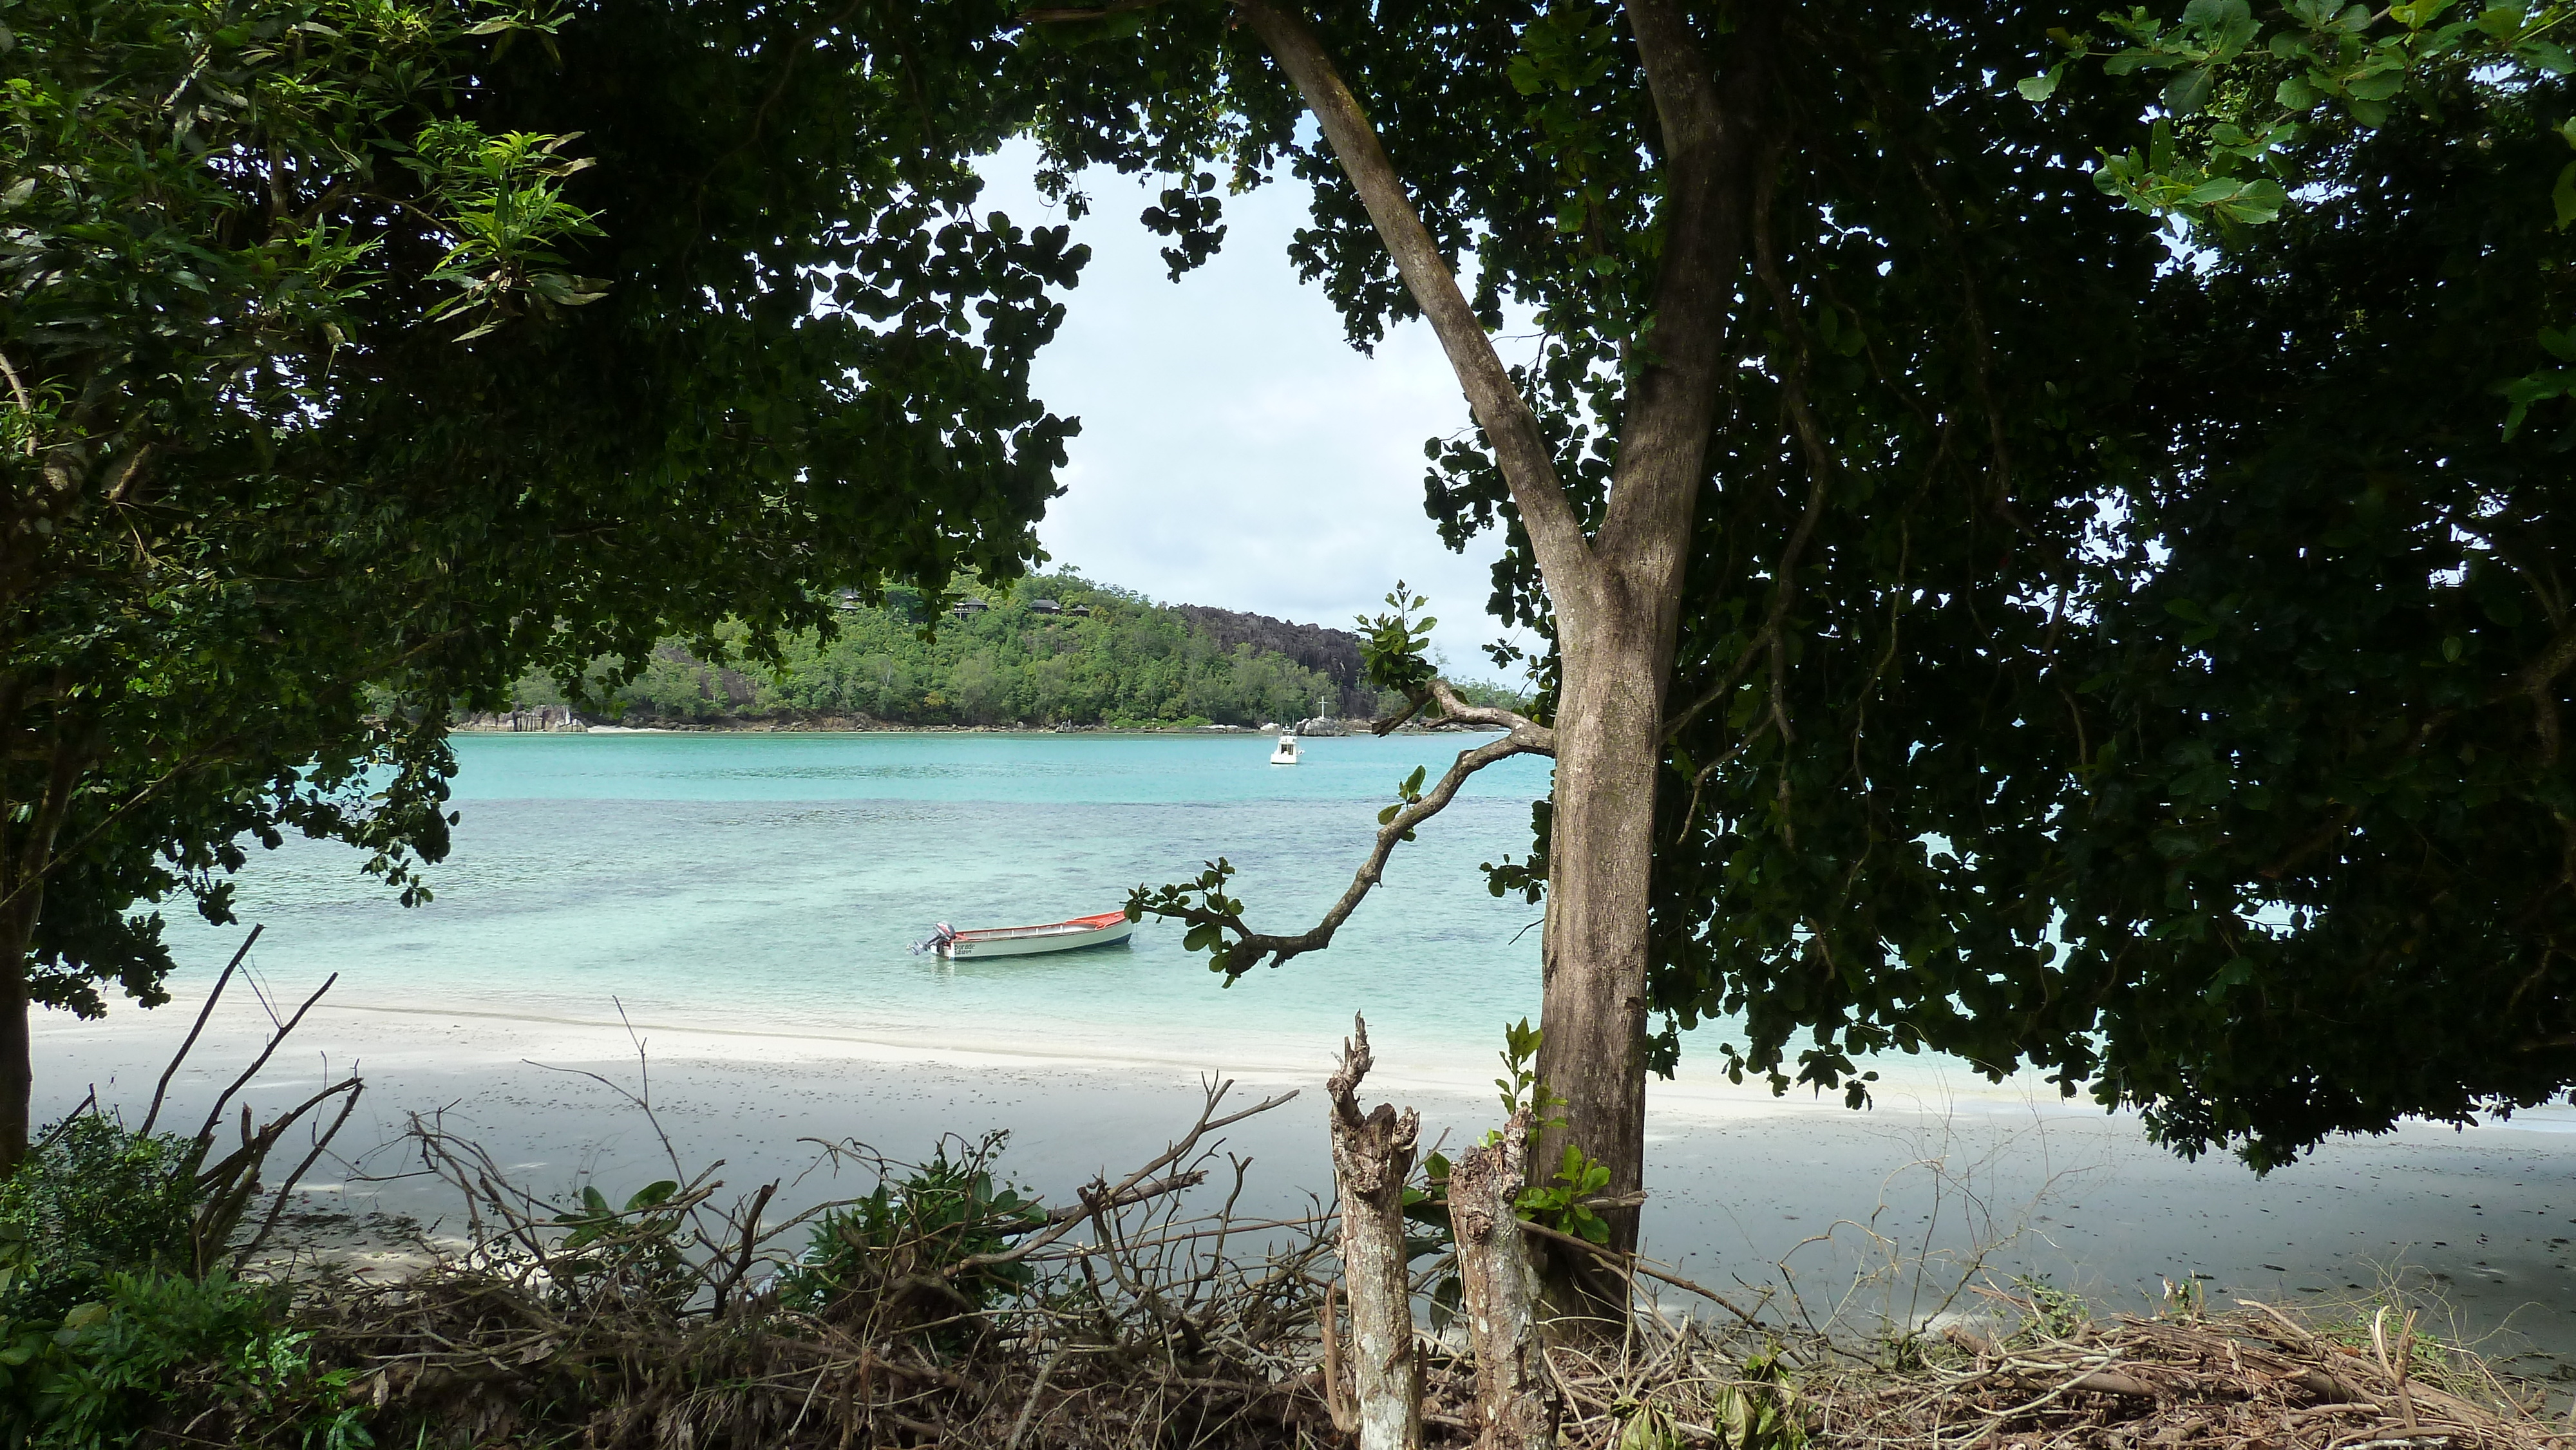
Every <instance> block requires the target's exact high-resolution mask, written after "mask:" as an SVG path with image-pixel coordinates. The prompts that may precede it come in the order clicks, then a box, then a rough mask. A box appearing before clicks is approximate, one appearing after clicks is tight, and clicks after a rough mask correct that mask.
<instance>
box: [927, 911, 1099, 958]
mask: <svg viewBox="0 0 2576 1450" xmlns="http://www.w3.org/2000/svg"><path fill="white" fill-rule="evenodd" d="M1135 933H1136V923H1134V922H1132V921H1129V920H1128V919H1127V913H1125V912H1123V911H1104V912H1102V913H1100V914H1099V915H1098V916H1077V917H1075V918H1073V919H1072V920H1071V921H1056V922H1049V923H1047V924H1046V925H1045V926H988V927H981V928H977V929H975V930H972V931H959V930H957V929H956V928H955V927H953V926H950V925H949V924H948V923H946V922H944V921H943V922H941V923H940V924H939V929H938V930H937V931H934V932H932V933H931V934H930V937H929V939H928V940H926V941H924V942H922V943H921V944H920V945H918V946H916V947H914V948H913V950H914V951H915V952H925V951H935V952H937V953H939V954H940V955H941V956H943V957H946V958H948V959H949V960H950V961H957V960H959V959H961V958H965V957H976V958H982V957H1030V956H1036V955H1038V954H1039V953H1041V952H1071V951H1080V950H1082V949H1083V948H1084V947H1105V946H1115V945H1116V944H1118V943H1119V942H1123V941H1125V940H1126V939H1127V938H1129V937H1131V936H1133V935H1135Z"/></svg>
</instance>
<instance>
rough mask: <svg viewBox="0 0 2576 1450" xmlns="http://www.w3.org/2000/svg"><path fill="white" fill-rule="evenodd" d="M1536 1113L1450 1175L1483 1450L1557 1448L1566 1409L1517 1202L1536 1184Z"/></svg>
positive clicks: (1518, 1117)
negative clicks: (1541, 1323) (1543, 1331)
mask: <svg viewBox="0 0 2576 1450" xmlns="http://www.w3.org/2000/svg"><path fill="white" fill-rule="evenodd" d="M1529 1135H1530V1114H1529V1111H1528V1110H1527V1109H1523V1110H1522V1111H1520V1112H1517V1113H1514V1114H1512V1117H1511V1121H1510V1122H1508V1123H1505V1124H1504V1125H1503V1133H1502V1136H1501V1137H1500V1138H1499V1139H1497V1140H1496V1141H1495V1142H1493V1143H1492V1144H1491V1145H1489V1146H1487V1147H1482V1148H1477V1149H1473V1150H1471V1151H1470V1152H1468V1153H1467V1154H1466V1155H1464V1156H1463V1157H1461V1158H1460V1159H1459V1160H1458V1162H1457V1163H1456V1164H1455V1165H1454V1166H1452V1167H1451V1168H1450V1170H1449V1226H1450V1228H1451V1229H1452V1230H1453V1231H1454V1232H1455V1233H1456V1235H1457V1239H1458V1284H1459V1288H1460V1290H1461V1291H1462V1292H1461V1294H1460V1296H1459V1297H1460V1298H1461V1300H1462V1301H1463V1309H1464V1314H1465V1318H1466V1321H1467V1338H1468V1342H1469V1345H1470V1346H1471V1347H1472V1348H1473V1349H1474V1351H1475V1356H1476V1405H1477V1408H1478V1409H1479V1410H1481V1411H1482V1412H1483V1414H1484V1419H1485V1433H1484V1435H1483V1437H1482V1438H1480V1439H1479V1440H1478V1441H1477V1442H1476V1443H1477V1450H1555V1447H1556V1418H1557V1406H1556V1403H1555V1400H1554V1397H1552V1396H1551V1395H1550V1394H1549V1393H1548V1382H1547V1366H1546V1365H1545V1364H1543V1363H1541V1362H1540V1359H1539V1356H1540V1355H1542V1354H1544V1353H1545V1352H1546V1351H1545V1349H1544V1348H1543V1347H1542V1346H1541V1345H1540V1343H1539V1337H1538V1315H1537V1297H1538V1296H1537V1287H1538V1286H1537V1282H1536V1280H1537V1276H1536V1273H1535V1271H1534V1269H1533V1268H1532V1266H1531V1263H1530V1255H1529V1249H1528V1246H1527V1244H1526V1243H1525V1242H1524V1241H1523V1239H1522V1236H1521V1222H1520V1217H1519V1215H1518V1214H1516V1213H1514V1212H1513V1200H1514V1199H1516V1198H1517V1197H1519V1195H1520V1190H1521V1186H1522V1185H1523V1184H1524V1183H1526V1182H1528V1181H1529Z"/></svg>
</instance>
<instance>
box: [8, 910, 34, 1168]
mask: <svg viewBox="0 0 2576 1450" xmlns="http://www.w3.org/2000/svg"><path fill="white" fill-rule="evenodd" d="M33 915H34V913H32V912H26V913H22V912H19V911H18V910H16V909H15V908H14V907H12V908H10V909H7V910H4V911H0V922H5V923H6V924H5V925H0V1179H6V1178H7V1177H9V1175H11V1174H13V1173H15V1172H17V1171H18V1164H19V1163H20V1162H22V1161H24V1160H25V1158H26V1156H27V1141H28V1136H27V1135H28V1125H27V1111H28V1106H29V1104H30V1103H31V1102H32V1101H33V1099H34V1097H35V1091H36V1070H35V1052H34V1041H33V1038H32V1036H31V1033H30V1024H29V1023H28V1021H27V1012H28V1006H27V939H28V936H29V933H27V932H25V931H22V930H19V929H18V926H17V923H18V922H19V921H21V920H22V919H26V918H30V917H32V916H33Z"/></svg>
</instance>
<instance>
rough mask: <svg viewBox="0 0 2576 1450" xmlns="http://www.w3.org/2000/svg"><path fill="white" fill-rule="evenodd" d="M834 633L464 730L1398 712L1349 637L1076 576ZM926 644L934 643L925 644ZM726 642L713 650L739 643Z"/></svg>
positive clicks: (1205, 725)
mask: <svg viewBox="0 0 2576 1450" xmlns="http://www.w3.org/2000/svg"><path fill="white" fill-rule="evenodd" d="M838 606H839V607H838V611H837V613H838V618H837V626H838V627H837V629H836V630H835V631H834V637H833V638H831V639H828V640H826V639H824V638H822V637H820V636H819V635H818V634H815V633H806V634H802V635H798V636H795V637H792V638H790V639H789V640H787V641H786V648H785V654H786V660H785V664H784V667H783V668H779V669H776V670H770V669H767V668H765V667H763V666H761V665H758V664H754V663H750V662H748V661H745V660H744V659H742V658H741V656H740V655H739V654H738V653H735V652H734V651H732V650H729V651H728V654H730V655H731V658H728V659H723V660H720V661H710V660H706V659H701V658H700V657H699V655H698V653H696V652H693V651H692V650H691V649H690V648H688V647H687V646H686V645H685V644H683V643H682V642H681V641H678V640H667V639H666V640H663V641H661V642H660V643H658V644H656V645H655V646H654V648H653V651H652V655H651V657H650V658H649V659H647V660H646V661H645V664H644V668H643V670H642V671H641V672H640V673H639V674H637V676H636V677H635V678H634V679H633V680H631V681H629V682H627V683H626V684H623V685H619V686H614V687H610V686H608V685H607V675H608V672H607V671H605V670H604V669H603V670H600V671H596V672H594V675H593V684H592V687H591V688H590V689H589V690H587V691H585V692H584V693H585V694H586V695H587V696H588V698H586V699H575V698H574V697H573V696H572V695H571V694H569V693H568V692H567V691H566V690H565V689H564V687H563V683H562V682H561V681H558V680H556V679H554V678H552V677H550V676H548V675H545V674H542V673H539V674H531V675H529V676H528V677H526V678H525V679H522V680H521V681H520V682H519V683H518V685H517V687H516V689H515V691H514V699H513V700H512V702H511V708H509V709H508V710H503V711H496V712H489V713H482V714H474V715H468V716H465V717H462V718H460V719H459V720H457V721H456V723H455V727H454V728H456V729H458V730H463V731H500V732H517V733H528V732H557V731H577V730H583V729H588V728H592V727H596V726H613V727H623V728H628V729H661V730H693V731H694V730H755V731H791V730H794V731H806V730H818V731H843V730H846V731H867V730H960V731H1022V730H1029V731H1035V730H1064V731H1084V730H1200V729H1208V730H1213V729H1219V728H1233V729H1242V730H1259V729H1276V728H1280V727H1283V726H1285V727H1287V728H1290V729H1297V730H1301V731H1302V732H1303V733H1307V734H1331V733H1338V732H1339V730H1341V729H1344V728H1353V727H1348V726H1344V725H1343V724H1342V722H1344V721H1365V720H1368V719H1370V718H1372V717H1375V716H1378V715H1380V714H1383V713H1385V711H1386V708H1388V707H1392V706H1400V704H1401V701H1400V700H1382V699H1381V695H1380V692H1379V691H1377V690H1375V689H1373V688H1371V687H1370V686H1369V685H1368V683H1367V682H1366V680H1365V679H1363V678H1362V673H1361V666H1360V650H1359V638H1358V636H1356V635H1354V634H1352V633H1350V632H1349V631H1347V630H1340V629H1330V628H1326V627H1324V626H1321V625H1313V624H1296V623H1292V622H1290V621H1287V620H1281V619H1273V618H1270V617H1269V616H1267V615H1259V614H1245V613H1239V612H1236V611H1233V610H1227V609H1215V608H1210V607H1207V606H1203V605H1192V604H1179V605H1167V604H1161V603H1157V602H1155V601H1153V600H1151V599H1148V598H1146V597H1145V596H1144V595H1142V594H1139V593H1137V592H1135V591H1133V590H1128V589H1122V588H1119V587H1117V586H1115V585H1109V584H1101V583H1097V582H1094V581H1092V580H1088V579H1085V578H1083V577H1081V576H1080V575H1079V574H1076V573H1072V572H1070V571H1067V572H1063V573H1057V574H1050V575H1042V576H1038V577H1034V578H1030V579H1024V580H1020V581H1018V582H1017V583H1016V584H1013V585H1010V586H1008V587H1005V588H999V589H992V590H984V589H971V590H969V591H968V592H966V593H964V594H962V595H958V596H953V597H952V598H950V599H949V600H948V601H946V605H945V607H944V608H936V609H935V608H934V603H933V601H931V600H928V599H925V598H924V596H923V595H922V594H921V592H920V591H918V590H915V589H911V588H907V587H903V586H893V587H889V588H888V589H887V590H886V591H885V594H884V596H883V597H882V598H881V599H879V600H876V601H870V600H867V599H865V598H862V597H860V596H859V595H858V594H857V593H856V592H855V591H852V592H850V593H847V594H845V595H844V596H843V597H842V598H841V599H840V600H839V601H838ZM925 635H926V636H927V637H925ZM743 638H744V636H743V635H742V634H741V633H740V632H739V631H737V632H735V633H734V634H733V635H732V636H731V637H729V638H722V639H721V641H720V642H722V643H724V644H726V645H728V646H738V645H739V644H740V643H741V642H742V641H743ZM1461 693H1462V694H1463V695H1465V696H1466V697H1467V698H1468V699H1470V700H1472V701H1475V702H1477V703H1492V704H1503V705H1508V706H1511V707H1513V708H1525V707H1526V704H1527V701H1526V700H1525V698H1524V697H1522V696H1520V695H1518V694H1516V693H1514V692H1513V691H1510V690H1507V689H1502V688H1498V687H1493V686H1485V685H1476V684H1472V683H1470V684H1465V685H1462V687H1461Z"/></svg>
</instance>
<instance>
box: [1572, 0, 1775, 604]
mask: <svg viewBox="0 0 2576 1450" xmlns="http://www.w3.org/2000/svg"><path fill="white" fill-rule="evenodd" d="M1626 9H1627V13H1628V27H1629V29H1630V31H1631V32H1633V33H1634V34H1635V36H1636V40H1637V55H1638V58H1639V60H1640V61H1641V62H1642V63H1643V65H1644V66H1645V71H1646V88H1647V90H1648V91H1649V93H1651V94H1652V96H1653V97H1654V102H1655V114H1656V119H1657V120H1658V121H1659V122H1660V123H1661V125H1662V129H1663V141H1664V168H1665V175H1666V186H1665V197H1666V200H1665V202H1664V207H1663V214H1662V216H1661V218H1660V220H1661V222H1662V224H1663V232H1664V250H1663V273H1662V276H1661V277H1659V278H1658V279H1657V281H1656V286H1655V306H1654V312H1653V318H1654V321H1653V323H1652V324H1651V328H1650V330H1649V331H1648V332H1647V333H1646V335H1645V336H1643V337H1641V338H1639V339H1638V343H1639V345H1640V348H1641V350H1642V351H1643V352H1644V354H1645V356H1646V358H1647V359H1648V361H1647V364H1646V366H1645V367H1644V368H1643V369H1642V370H1641V371H1640V372H1639V374H1638V377H1637V381H1636V383H1635V385H1634V386H1633V387H1632V388H1631V389H1630V392H1629V405H1628V425H1627V427H1626V428H1624V429H1623V430H1622V437H1621V439H1620V449H1619V461H1618V464H1617V472H1616V473H1615V474H1614V476H1613V479H1612V483H1611V489H1610V507H1609V512H1608V514H1607V515H1606V516H1605V517H1604V518H1603V520H1602V524H1601V533H1600V542H1601V550H1602V552H1603V553H1604V554H1605V555H1608V556H1611V557H1622V556H1627V555H1630V554H1643V553H1653V552H1663V553H1671V554H1673V556H1674V557H1673V558H1671V559H1670V560H1659V561H1655V562H1658V563H1663V564H1666V565H1668V566H1669V567H1671V568H1672V570H1673V577H1674V580H1675V584H1676V587H1677V586H1678V580H1679V577H1680V576H1679V556H1678V550H1679V549H1680V548H1681V547H1682V535H1683V534H1684V532H1685V531H1686V529H1687V526H1688V520H1689V518H1690V513H1691V506H1692V503H1693V501H1694V500H1695V499H1696V498H1697V496H1698V490H1699V487H1700V484H1701V481H1702V470H1703V468H1704V467H1705V465H1706V462H1707V456H1708V439H1709V433H1710V430H1711V429H1712V428H1713V427H1714V426H1715V425H1716V419H1717V397H1718V390H1719V388H1720V387H1721V386H1722V384H1723V382H1724V374H1725V369H1724V366H1723V358H1722V354H1723V352H1724V350H1725V348H1724V344H1725V338H1726V323H1727V318H1728V316H1729V315H1730V313H1731V311H1732V309H1733V306H1734V299H1735V291H1736V272H1737V269H1738V267H1739V265H1740V263H1741V260H1742V251H1743V237H1744V230H1745V219H1744V215H1743V213H1744V192H1745V187H1744V185H1743V182H1744V179H1745V177H1746V175H1747V173H1748V171H1749V169H1750V167H1751V165H1752V164H1753V159H1754V158H1753V151H1754V147H1753V140H1754V130H1755V128H1754V126H1753V124H1752V121H1751V116H1752V114H1753V113H1754V111H1755V109H1756V107H1757V104H1758V102H1759V100H1760V96H1761V90H1762V85H1763V82H1764V81H1765V80H1766V79H1767V72H1768V68H1769V56H1768V51H1769V47H1770V38H1771V35H1772V33H1773V32H1774V31H1776V30H1777V28H1778V24H1779V19H1778V15H1777V12H1776V8H1774V7H1759V6H1757V7H1755V9H1754V12H1753V14H1751V15H1749V16H1748V17H1747V18H1746V20H1745V23H1744V24H1743V25H1742V26H1741V27H1740V28H1739V29H1738V30H1737V31H1736V35H1735V40H1734V44H1733V48H1734V50H1735V51H1736V64H1734V65H1733V66H1732V67H1730V70H1729V73H1728V76H1727V82H1728V84H1727V87H1726V94H1723V95H1722V94H1721V93H1720V91H1719V86H1718V78H1717V76H1716V75H1715V74H1714V73H1713V72H1712V71H1711V70H1710V69H1709V65H1708V58H1707V56H1706V55H1705V54H1704V53H1703V52H1702V51H1701V48H1700V40H1699V35H1698V33H1697V32H1696V31H1695V30H1694V29H1693V28H1692V25H1691V22H1690V18H1689V16H1688V15H1687V14H1685V13H1684V11H1683V9H1682V7H1681V6H1680V5H1678V4H1676V3H1673V0H1627V5H1626Z"/></svg>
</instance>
